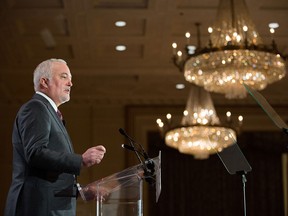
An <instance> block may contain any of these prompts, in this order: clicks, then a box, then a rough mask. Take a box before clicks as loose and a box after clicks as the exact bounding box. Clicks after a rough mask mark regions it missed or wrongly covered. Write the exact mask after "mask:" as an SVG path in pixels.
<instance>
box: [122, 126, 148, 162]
mask: <svg viewBox="0 0 288 216" xmlns="http://www.w3.org/2000/svg"><path fill="white" fill-rule="evenodd" d="M119 132H120V133H121V134H122V135H123V136H125V137H126V138H127V139H128V140H129V141H130V142H133V143H135V144H137V145H138V146H139V147H140V148H141V151H142V153H141V155H142V156H143V157H144V159H145V160H148V159H150V158H149V156H148V154H147V152H146V151H145V150H144V148H143V146H142V145H141V144H138V143H136V142H135V141H134V140H133V139H132V138H131V137H130V136H129V135H128V134H127V133H126V132H125V130H124V129H122V128H119ZM134 149H135V148H134ZM138 152H139V151H138Z"/></svg>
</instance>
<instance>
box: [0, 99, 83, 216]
mask: <svg viewBox="0 0 288 216" xmlns="http://www.w3.org/2000/svg"><path fill="white" fill-rule="evenodd" d="M12 143H13V175H12V183H11V187H10V190H9V193H8V197H7V201H6V209H5V216H15V215H21V216H26V215H27V216H34V215H35V216H38V215H39V216H40V215H41V216H45V215H47V216H48V215H65V216H67V215H69V216H70V215H75V214H76V213H75V212H76V198H75V191H76V190H75V189H76V188H75V182H76V180H75V178H76V177H75V176H76V175H79V173H80V168H81V163H82V157H81V155H77V154H74V153H73V148H72V144H71V140H70V138H69V135H68V133H67V131H66V129H65V127H64V125H63V123H62V122H61V120H60V119H59V117H58V116H57V114H56V112H55V110H54V109H53V107H52V106H51V104H50V103H49V102H48V101H47V100H46V99H45V98H44V97H43V96H41V95H39V94H35V95H34V96H33V98H32V99H31V100H30V101H28V102H27V103H26V104H24V105H23V106H22V107H21V108H20V110H19V112H18V114H17V116H16V119H15V123H14V128H13V134H12Z"/></svg>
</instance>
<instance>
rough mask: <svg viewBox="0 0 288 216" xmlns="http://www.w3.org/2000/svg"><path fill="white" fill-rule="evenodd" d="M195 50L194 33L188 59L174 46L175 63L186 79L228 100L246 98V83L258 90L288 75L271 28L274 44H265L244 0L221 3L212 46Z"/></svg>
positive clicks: (187, 48) (212, 31)
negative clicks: (222, 95) (193, 43)
mask: <svg viewBox="0 0 288 216" xmlns="http://www.w3.org/2000/svg"><path fill="white" fill-rule="evenodd" d="M199 25H200V24H199V23H196V26H197V31H198V32H197V35H198V45H197V48H196V49H195V48H194V50H191V47H192V48H193V46H191V45H192V44H190V43H189V41H190V40H189V39H190V33H189V32H187V33H186V38H187V41H188V42H187V45H186V56H185V57H184V56H182V52H181V51H177V50H176V49H177V44H176V43H173V44H172V47H173V53H174V56H173V61H174V63H175V65H176V66H177V67H178V68H179V70H180V71H181V72H182V71H184V76H185V79H186V80H187V81H189V82H191V83H194V84H196V85H199V86H203V87H204V88H205V89H206V90H207V91H209V92H215V93H221V94H225V97H226V98H228V99H232V98H244V97H246V91H245V88H244V87H243V85H242V83H243V82H245V84H247V85H249V86H251V87H252V88H254V89H256V90H262V89H264V88H265V87H266V86H267V85H268V84H271V83H273V82H275V81H278V80H280V79H282V78H283V77H284V76H285V73H286V71H285V57H284V56H283V55H282V54H281V53H280V52H279V51H278V49H277V46H276V43H275V41H274V39H273V34H274V33H275V29H274V28H271V29H270V32H271V38H272V42H271V45H265V44H263V42H262V40H261V38H260V36H259V34H258V32H257V31H256V29H255V26H254V24H253V22H252V21H251V19H250V17H249V14H248V10H247V7H246V4H245V1H244V0H220V4H219V8H218V14H217V17H216V21H215V23H214V26H213V27H209V28H208V33H209V43H208V45H207V46H206V47H204V48H203V47H201V45H200V43H201V42H200V30H199Z"/></svg>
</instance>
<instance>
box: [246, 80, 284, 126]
mask: <svg viewBox="0 0 288 216" xmlns="http://www.w3.org/2000/svg"><path fill="white" fill-rule="evenodd" d="M243 85H244V87H245V88H246V90H247V92H248V93H249V94H250V95H251V96H252V97H253V98H254V100H255V101H256V102H257V103H258V104H259V106H260V107H261V108H262V109H263V110H264V112H265V113H266V114H267V115H268V116H269V118H270V119H271V120H272V121H273V122H274V124H275V125H276V126H277V127H279V128H280V129H282V130H283V129H285V131H288V126H287V124H286V123H285V122H284V121H283V119H282V118H281V117H280V116H279V115H278V114H277V113H276V111H275V110H274V109H273V107H272V106H271V105H270V104H269V103H268V102H267V100H266V99H265V98H264V96H263V95H262V94H260V93H259V92H258V91H256V90H255V89H252V88H250V87H249V86H248V85H246V84H245V83H244V84H243Z"/></svg>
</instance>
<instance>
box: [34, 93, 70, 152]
mask: <svg viewBox="0 0 288 216" xmlns="http://www.w3.org/2000/svg"><path fill="white" fill-rule="evenodd" d="M33 99H36V100H40V101H41V102H43V103H44V104H45V105H46V107H47V110H48V111H49V113H50V115H51V116H52V118H53V119H54V120H55V121H56V122H57V125H58V126H59V127H60V129H61V131H62V132H63V135H64V136H65V138H66V140H67V144H68V148H69V150H70V152H72V153H73V152H74V149H73V146H72V142H71V139H70V137H69V134H68V132H67V130H66V128H65V126H64V124H63V122H62V121H61V119H60V118H59V117H58V115H57V113H56V112H55V110H54V109H53V107H52V105H51V104H50V103H49V101H48V100H46V98H44V97H42V96H41V95H39V94H35V95H34V96H33Z"/></svg>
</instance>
